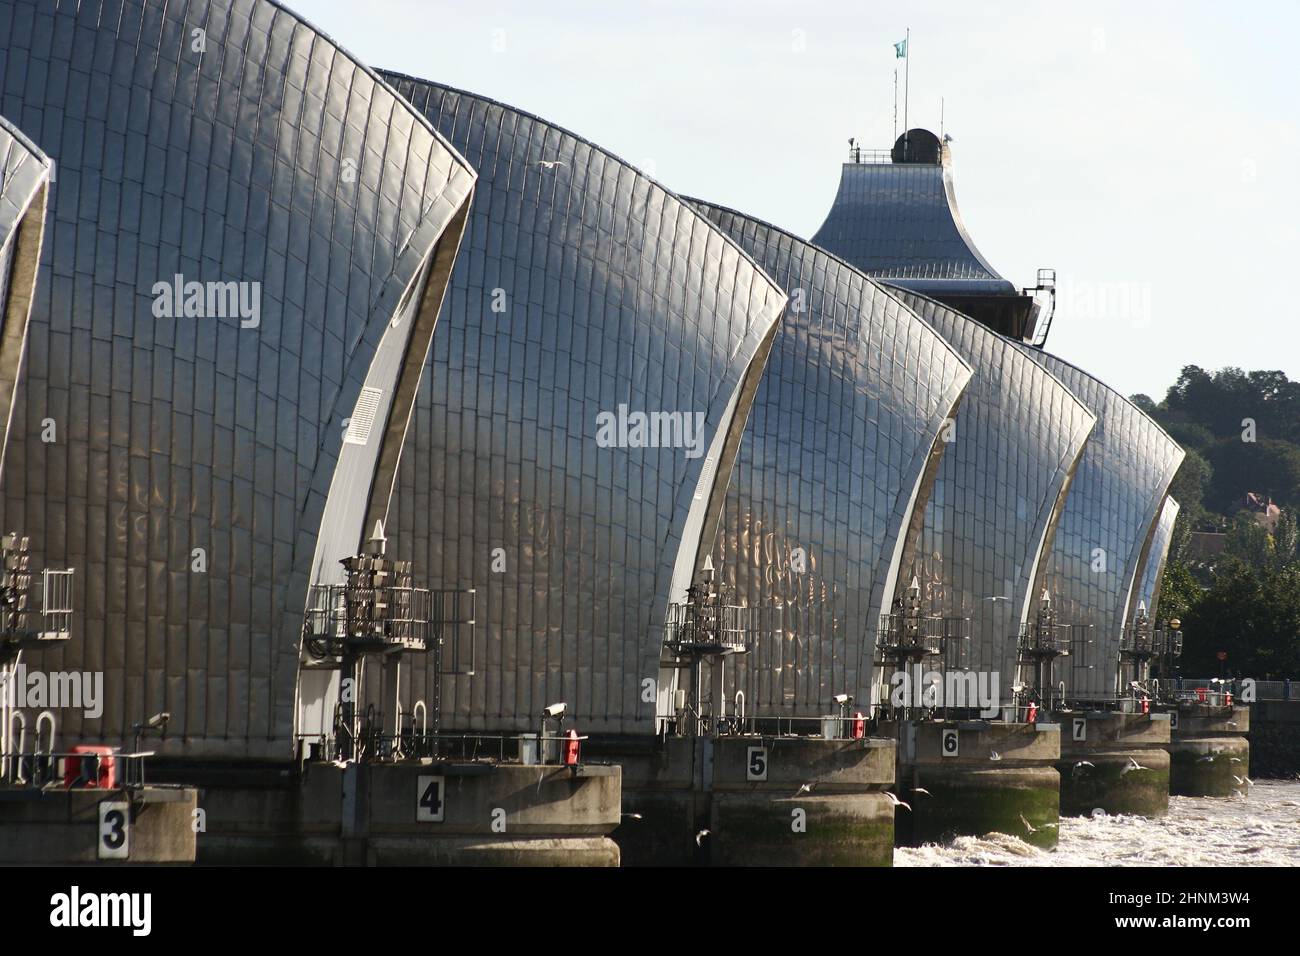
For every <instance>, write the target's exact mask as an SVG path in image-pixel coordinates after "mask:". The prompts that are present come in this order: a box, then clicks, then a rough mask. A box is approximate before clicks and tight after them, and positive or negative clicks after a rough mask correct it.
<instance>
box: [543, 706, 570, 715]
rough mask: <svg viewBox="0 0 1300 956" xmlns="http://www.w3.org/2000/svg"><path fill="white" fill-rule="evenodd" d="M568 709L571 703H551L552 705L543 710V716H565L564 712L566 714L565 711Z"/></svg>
mask: <svg viewBox="0 0 1300 956" xmlns="http://www.w3.org/2000/svg"><path fill="white" fill-rule="evenodd" d="M568 709H569V705H568V704H563V703H561V704H551V706H550V707H547V708H546V709H545V710H544V711H542V716H543V717H563V716H564V714H565V711H567V710H568Z"/></svg>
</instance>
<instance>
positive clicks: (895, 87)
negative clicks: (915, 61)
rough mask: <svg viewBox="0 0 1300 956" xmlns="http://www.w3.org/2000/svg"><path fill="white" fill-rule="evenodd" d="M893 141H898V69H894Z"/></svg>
mask: <svg viewBox="0 0 1300 956" xmlns="http://www.w3.org/2000/svg"><path fill="white" fill-rule="evenodd" d="M895 60H897V57H895ZM894 141H895V142H897V141H898V67H894Z"/></svg>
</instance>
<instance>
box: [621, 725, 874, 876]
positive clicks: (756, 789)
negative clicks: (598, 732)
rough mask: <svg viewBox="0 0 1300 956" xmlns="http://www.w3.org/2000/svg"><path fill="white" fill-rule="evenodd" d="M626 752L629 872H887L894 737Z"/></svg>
mask: <svg viewBox="0 0 1300 956" xmlns="http://www.w3.org/2000/svg"><path fill="white" fill-rule="evenodd" d="M649 744H650V745H649V746H645V747H643V748H642V752H640V753H627V752H625V753H624V754H623V755H622V756H620V757H619V758H618V759H619V761H620V762H621V763H622V764H623V772H624V791H623V793H624V796H623V810H624V822H623V824H622V825H621V826H620V827H619V829H618V830H617V831H615V833H614V838H615V840H616V841H618V843H619V846H620V848H621V850H622V858H623V864H624V865H625V866H665V865H669V866H672V865H676V866H681V865H689V864H707V865H713V866H819V865H820V866H889V865H891V864H892V862H893V847H894V834H893V828H894V809H893V805H892V803H891V801H890V799H889V797H888V796H886V794H885V791H886V790H888V789H889V787H890V785H891V784H892V783H893V780H894V743H893V741H892V740H881V739H870V738H869V739H865V740H826V739H823V738H820V737H762V736H724V737H718V738H710V737H668V738H664V739H656V740H654V741H650V742H649Z"/></svg>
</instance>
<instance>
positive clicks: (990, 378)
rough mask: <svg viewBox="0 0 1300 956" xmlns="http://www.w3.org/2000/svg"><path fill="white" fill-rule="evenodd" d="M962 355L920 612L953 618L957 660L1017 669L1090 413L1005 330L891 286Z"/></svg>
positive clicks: (922, 564)
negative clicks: (962, 379)
mask: <svg viewBox="0 0 1300 956" xmlns="http://www.w3.org/2000/svg"><path fill="white" fill-rule="evenodd" d="M896 294H897V295H898V296H899V298H900V299H902V301H903V302H904V303H905V304H906V305H907V306H908V307H909V308H911V309H912V310H913V311H915V312H916V313H917V314H919V315H920V316H922V317H923V318H924V319H925V320H926V321H927V322H929V323H930V324H931V325H932V326H933V327H934V328H935V330H936V331H937V332H939V334H940V335H942V336H943V337H944V338H945V339H947V340H948V342H949V344H951V345H952V347H953V348H954V349H955V350H956V351H957V352H958V353H959V354H960V355H961V356H962V357H963V358H964V359H965V360H966V361H967V362H968V363H969V364H970V365H971V367H972V368H973V369H974V375H973V376H972V377H971V381H970V384H969V385H967V386H966V391H965V392H964V393H963V394H962V400H961V405H960V406H959V407H958V409H957V414H956V416H955V419H954V421H953V425H952V430H951V432H950V434H949V436H948V437H950V438H951V439H952V440H951V441H950V442H948V443H947V447H946V449H945V451H944V455H943V458H942V460H941V461H940V463H939V472H938V475H937V476H936V478H935V483H934V491H933V493H932V494H931V496H930V500H929V502H928V503H927V505H926V510H925V519H924V525H923V526H922V531H921V540H920V543H919V545H918V547H917V551H916V565H915V567H914V568H913V569H910V570H908V569H905V570H904V574H903V577H905V578H906V577H909V576H910V574H912V573H915V574H916V576H917V578H918V580H919V582H920V584H921V587H922V600H923V607H924V609H925V610H926V612H927V613H930V614H937V615H940V616H942V617H944V618H948V619H963V624H962V626H963V628H964V633H965V635H966V636H967V637H968V638H969V640H967V641H964V642H963V644H962V650H961V652H960V654H956V653H954V654H953V657H952V661H951V662H952V663H960V664H963V665H965V666H968V667H972V668H975V669H977V670H980V671H984V672H994V671H996V672H998V674H999V675H1000V676H999V684H1000V687H1001V692H1002V693H1003V695H1004V697H1005V696H1009V695H1010V693H1011V685H1012V683H1013V682H1014V680H1015V668H1016V640H1015V636H1014V635H1016V634H1018V633H1019V629H1020V625H1021V624H1022V623H1024V621H1025V617H1026V614H1027V613H1028V612H1030V611H1031V610H1032V609H1034V608H1036V607H1037V604H1036V602H1035V598H1036V595H1035V594H1034V582H1035V578H1036V577H1037V576H1038V574H1039V571H1040V562H1041V559H1042V558H1043V557H1045V555H1044V554H1043V553H1042V549H1043V547H1044V544H1045V542H1046V541H1048V540H1049V539H1050V532H1051V529H1052V527H1053V525H1054V522H1055V520H1056V518H1057V516H1058V515H1057V502H1058V500H1059V499H1060V497H1061V494H1062V492H1063V491H1064V490H1065V488H1066V487H1067V482H1068V481H1069V479H1070V475H1071V473H1072V471H1073V469H1074V467H1075V464H1076V462H1077V461H1078V458H1079V455H1080V453H1081V452H1082V450H1083V448H1084V446H1085V443H1086V441H1087V438H1088V433H1089V432H1090V431H1091V429H1092V426H1093V422H1094V420H1095V419H1094V417H1093V415H1092V413H1091V412H1089V411H1088V409H1087V408H1086V407H1085V406H1084V405H1083V404H1082V403H1081V402H1080V401H1079V400H1078V399H1077V398H1076V397H1075V396H1074V395H1073V394H1072V393H1071V392H1070V390H1069V389H1068V388H1066V387H1065V386H1064V385H1063V384H1062V383H1061V382H1060V381H1058V380H1057V379H1056V378H1055V377H1054V376H1053V375H1052V374H1051V373H1050V372H1049V371H1047V370H1046V369H1044V368H1043V367H1042V366H1041V365H1039V364H1038V363H1037V362H1035V361H1034V360H1033V359H1032V358H1030V357H1029V356H1028V355H1026V354H1025V352H1024V351H1023V350H1022V349H1020V348H1018V347H1017V346H1016V345H1015V344H1013V343H1012V342H1011V341H1010V340H1008V339H1006V338H1004V337H1003V336H1000V335H998V334H997V333H995V332H992V331H990V330H989V329H988V328H986V327H985V326H983V325H981V324H980V323H979V322H976V321H975V320H974V319H971V318H969V317H968V316H965V315H963V314H962V313H960V312H956V311H954V310H952V309H949V308H947V307H946V306H944V305H942V304H940V303H938V302H935V301H934V300H933V299H929V298H926V297H925V296H921V295H917V294H915V293H910V292H906V291H903V290H898V291H897V293H896Z"/></svg>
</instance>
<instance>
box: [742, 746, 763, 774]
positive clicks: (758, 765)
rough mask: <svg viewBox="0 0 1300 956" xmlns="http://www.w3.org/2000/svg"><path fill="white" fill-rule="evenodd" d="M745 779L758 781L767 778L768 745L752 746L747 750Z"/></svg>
mask: <svg viewBox="0 0 1300 956" xmlns="http://www.w3.org/2000/svg"><path fill="white" fill-rule="evenodd" d="M745 779H746V780H756V781H763V780H766V779H767V748H766V747H750V748H749V749H748V750H747V751H746V752H745Z"/></svg>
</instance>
